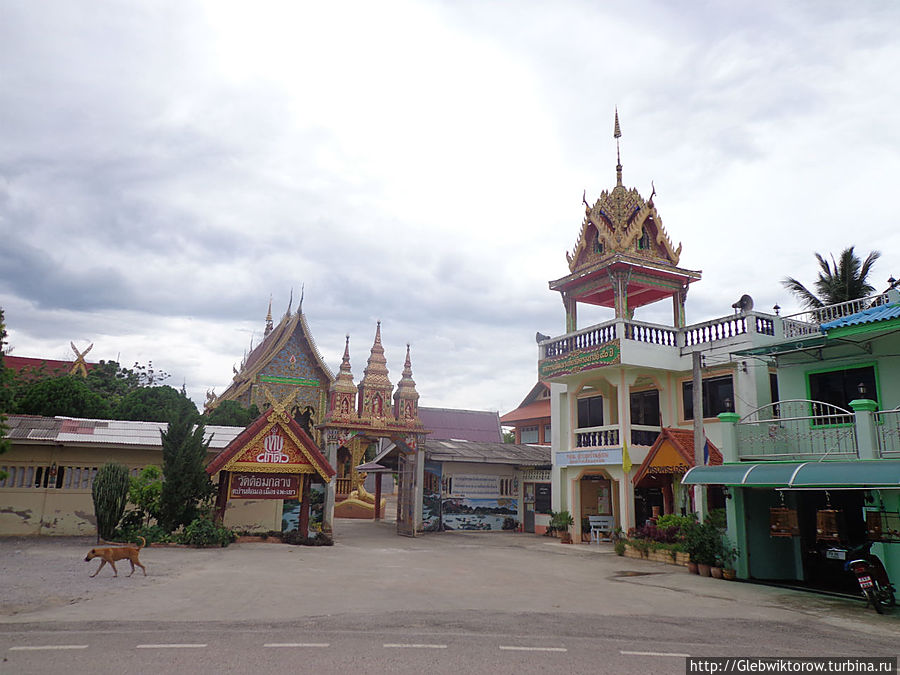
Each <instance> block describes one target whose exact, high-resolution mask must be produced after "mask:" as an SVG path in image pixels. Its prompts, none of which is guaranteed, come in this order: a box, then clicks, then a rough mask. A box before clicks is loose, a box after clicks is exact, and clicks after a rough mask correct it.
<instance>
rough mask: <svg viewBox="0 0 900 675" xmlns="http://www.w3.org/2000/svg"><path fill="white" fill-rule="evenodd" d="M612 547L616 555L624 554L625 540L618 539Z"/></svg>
mask: <svg viewBox="0 0 900 675" xmlns="http://www.w3.org/2000/svg"><path fill="white" fill-rule="evenodd" d="M613 549H615V552H616V555H625V540H624V539H618V540H617V541H616V543H615V544H613Z"/></svg>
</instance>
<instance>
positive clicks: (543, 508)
mask: <svg viewBox="0 0 900 675" xmlns="http://www.w3.org/2000/svg"><path fill="white" fill-rule="evenodd" d="M534 510H535V512H536V513H550V483H535V485H534Z"/></svg>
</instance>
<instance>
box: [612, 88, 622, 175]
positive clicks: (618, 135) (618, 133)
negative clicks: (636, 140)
mask: <svg viewBox="0 0 900 675" xmlns="http://www.w3.org/2000/svg"><path fill="white" fill-rule="evenodd" d="M621 137H622V129H620V128H619V106H616V122H615V125H614V126H613V138H615V139H616V185H617V186H619V185H622V156H621V154H620V153H619V139H620V138H621Z"/></svg>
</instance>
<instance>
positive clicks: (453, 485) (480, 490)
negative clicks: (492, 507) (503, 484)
mask: <svg viewBox="0 0 900 675" xmlns="http://www.w3.org/2000/svg"><path fill="white" fill-rule="evenodd" d="M450 479H451V481H450V483H449V485H450V494H449V495H447V496H449V497H457V498H462V499H478V498H482V499H484V498H493V499H496V498H497V497H499V496H500V476H491V475H484V474H453V475H452V476H450Z"/></svg>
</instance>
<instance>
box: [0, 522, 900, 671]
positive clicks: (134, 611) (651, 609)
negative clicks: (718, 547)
mask: <svg viewBox="0 0 900 675" xmlns="http://www.w3.org/2000/svg"><path fill="white" fill-rule="evenodd" d="M337 527H338V530H337V535H336V540H337V543H336V545H335V546H333V547H322V548H309V547H291V546H285V545H280V544H239V545H234V546H231V547H229V548H227V549H215V550H194V549H159V548H151V549H147V550H145V551H144V552H143V553H142V556H141V558H142V560H143V561H144V563H145V564H146V565H147V569H148V576H147V577H143V576H140V571H138V573H137V574H136V575H135V576H133V577H130V578H129V577H126V576H124V575H120V577H119V578H113V577H112V576H111V572H110V571H109V570H108V569H105V570H104V572H103V573H101V575H100V576H98V577H97V578H95V579H89V578H88V577H87V575H88V574H89V573H91V572H93V570H94V565H95V563H84V562H81V559H82V558H83V555H84V550H86V548H88V547H89V546H90V543H89V541H86V540H68V539H67V540H49V541H48V540H21V539H18V540H9V539H6V540H0V606H2V610H0V654H2V658H3V659H5V660H4V661H2V662H0V673H4V674H5V673H7V672H9V673H55V672H68V673H80V672H110V673H112V672H118V673H121V672H136V673H137V672H157V671H159V670H165V671H166V672H200V673H203V672H251V671H257V672H264V673H267V672H297V671H300V672H310V671H312V670H314V669H315V670H316V671H317V672H337V671H340V672H421V671H422V670H427V671H429V672H436V673H440V672H448V673H449V672H454V673H456V672H460V671H466V670H468V671H470V672H473V673H481V672H491V673H506V672H510V673H511V672H517V673H522V672H538V671H547V670H548V669H549V670H550V671H551V672H572V673H576V672H621V673H630V672H634V673H639V672H672V673H675V672H679V673H680V672H684V668H685V658H684V655H685V654H690V655H693V656H743V655H756V656H771V655H779V656H826V655H831V656H840V655H858V656H862V655H882V656H896V655H897V651H898V646H897V645H898V635H900V617H898V616H897V615H894V616H883V617H882V616H878V615H876V614H875V612H873V611H872V610H871V609H865V608H864V607H863V603H862V602H856V601H851V600H845V599H839V598H832V597H823V596H816V595H810V594H805V593H798V592H794V591H787V590H783V589H775V588H769V587H762V586H756V585H750V584H741V583H734V582H725V581H719V580H714V579H702V578H700V577H697V576H693V575H689V574H687V573H686V572H685V571H684V570H683V569H681V568H676V567H673V566H669V565H663V564H660V563H651V562H645V561H635V560H630V559H626V558H619V557H617V556H615V555H614V554H613V553H612V551H611V549H610V548H609V547H607V546H605V545H604V546H601V547H598V546H596V545H594V546H590V547H589V546H566V545H563V544H560V543H558V542H557V541H555V540H550V539H546V538H543V537H534V536H531V535H523V534H512V533H502V534H501V533H463V532H454V533H444V534H439V535H437V534H436V535H428V536H425V537H421V538H417V539H406V538H400V537H396V536H395V535H394V534H393V532H392V531H391V529H390V527H389V526H388V525H386V524H374V523H361V522H352V521H338V525H337ZM120 571H121V570H120ZM126 571H127V565H126ZM12 579H15V580H17V582H18V583H15V584H10V583H9V582H8V580H12ZM898 614H900V612H898Z"/></svg>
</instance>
